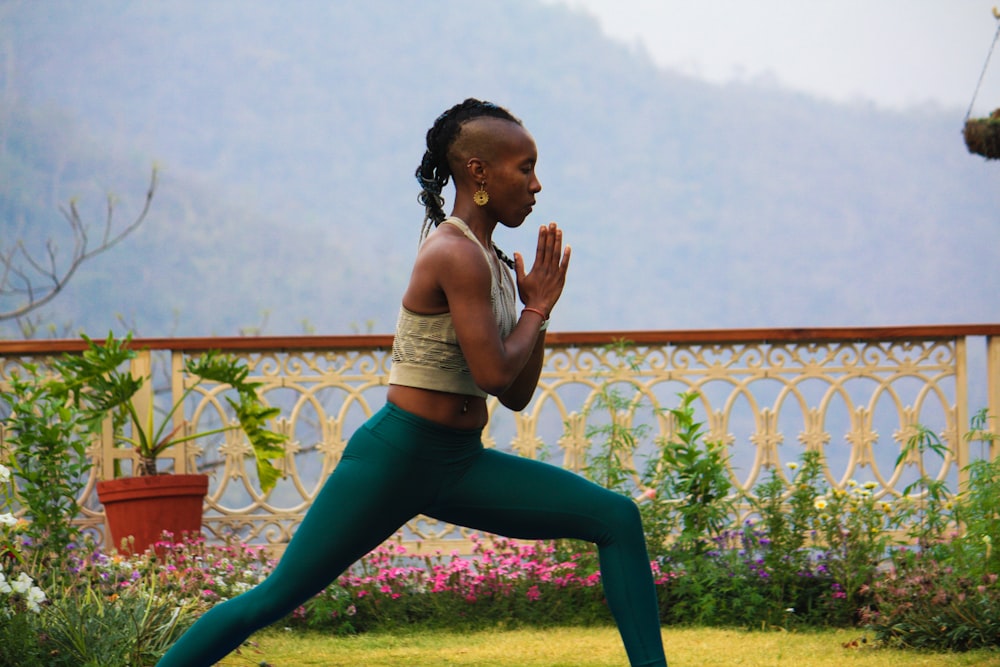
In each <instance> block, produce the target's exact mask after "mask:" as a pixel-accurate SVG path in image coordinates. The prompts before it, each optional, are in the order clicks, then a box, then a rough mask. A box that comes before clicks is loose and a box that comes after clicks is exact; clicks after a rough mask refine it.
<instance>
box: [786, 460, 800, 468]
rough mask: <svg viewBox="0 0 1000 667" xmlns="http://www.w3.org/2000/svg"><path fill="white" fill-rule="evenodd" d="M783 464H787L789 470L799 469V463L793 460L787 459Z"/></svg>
mask: <svg viewBox="0 0 1000 667" xmlns="http://www.w3.org/2000/svg"><path fill="white" fill-rule="evenodd" d="M785 465H786V466H788V469H789V470H798V469H799V464H798V463H796V462H795V461H789V462H788V463H786V464H785Z"/></svg>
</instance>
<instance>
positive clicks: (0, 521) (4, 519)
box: [0, 512, 17, 528]
mask: <svg viewBox="0 0 1000 667" xmlns="http://www.w3.org/2000/svg"><path fill="white" fill-rule="evenodd" d="M15 525H17V517H15V516H14V515H13V514H11V513H10V512H7V513H6V514H0V526H7V527H8V528H10V527H11V526H15Z"/></svg>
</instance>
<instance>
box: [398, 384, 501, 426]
mask: <svg viewBox="0 0 1000 667" xmlns="http://www.w3.org/2000/svg"><path fill="white" fill-rule="evenodd" d="M386 399H387V400H388V401H389V402H390V403H392V404H393V405H395V406H396V407H399V408H402V409H403V410H406V411H407V412H410V413H412V414H415V415H417V416H418V417H423V418H424V419H427V420H430V421H432V422H435V423H437V424H441V425H442V426H447V427H448V428H454V429H461V430H468V429H481V428H483V427H484V426H486V422H487V421H489V414H488V413H487V411H486V399H485V398H480V397H479V396H468V395H465V394H451V393H448V392H444V391H435V390H433V389H420V388H419V387H406V386H403V385H398V384H392V385H389V392H388V394H387V395H386Z"/></svg>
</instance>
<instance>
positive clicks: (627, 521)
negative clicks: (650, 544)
mask: <svg viewBox="0 0 1000 667" xmlns="http://www.w3.org/2000/svg"><path fill="white" fill-rule="evenodd" d="M602 509H603V514H604V517H603V518H604V522H605V524H606V525H607V526H608V529H609V530H610V531H611V533H612V534H613V535H614V536H616V537H617V538H619V539H621V538H623V537H634V536H636V535H638V536H640V537H641V536H642V534H643V533H642V515H641V514H640V513H639V506H638V505H636V504H635V501H633V500H632V499H631V498H629V497H628V496H623V495H621V494H619V493H612V492H609V493H608V494H607V499H606V500H605V501H604V504H603V507H602Z"/></svg>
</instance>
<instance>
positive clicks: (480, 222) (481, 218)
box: [451, 202, 497, 248]
mask: <svg viewBox="0 0 1000 667" xmlns="http://www.w3.org/2000/svg"><path fill="white" fill-rule="evenodd" d="M451 214H452V215H453V216H455V217H456V218H459V219H460V220H462V222H464V223H465V224H467V225H468V226H469V229H471V230H472V233H473V234H475V235H476V238H478V239H479V240H480V241H481V242H482V244H483V247H485V248H492V247H493V230H494V229H496V226H497V223H496V221H495V220H493V221H491V220H490V218H489V217H488V216H487V214H486V213H485V212H484V210H483V209H482V207H480V206H476V205H474V204H473V205H472V206H461V205H460V204H459V203H458V202H455V207H454V208H453V209H452V211H451Z"/></svg>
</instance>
